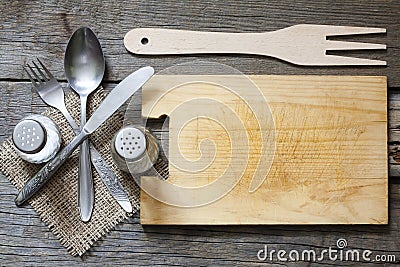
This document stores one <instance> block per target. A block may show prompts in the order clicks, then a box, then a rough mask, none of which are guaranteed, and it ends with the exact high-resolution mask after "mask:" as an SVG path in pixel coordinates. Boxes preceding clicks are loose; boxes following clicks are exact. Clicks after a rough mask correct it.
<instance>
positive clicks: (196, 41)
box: [124, 24, 386, 66]
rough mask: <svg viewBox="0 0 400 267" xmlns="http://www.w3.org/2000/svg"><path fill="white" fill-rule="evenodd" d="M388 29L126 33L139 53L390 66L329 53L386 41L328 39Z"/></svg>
mask: <svg viewBox="0 0 400 267" xmlns="http://www.w3.org/2000/svg"><path fill="white" fill-rule="evenodd" d="M385 32H386V29H384V28H366V27H347V26H328V25H312V24H299V25H294V26H291V27H287V28H284V29H280V30H277V31H272V32H262V33H224V32H198V31H185V30H170V29H157V28H137V29H133V30H131V31H129V32H128V33H127V34H126V35H125V40H124V44H125V47H126V48H127V49H128V50H129V51H130V52H132V53H135V54H146V55H171V54H220V53H224V54H256V55H264V56H270V57H275V58H279V59H281V60H285V61H288V62H291V63H293V64H297V65H305V66H331V65H333V66H342V65H386V61H381V60H371V59H364V58H354V57H345V56H337V55H328V54H327V51H329V50H364V49H386V45H384V44H372V43H360V42H346V41H334V40H327V37H328V36H340V35H355V34H370V33H385Z"/></svg>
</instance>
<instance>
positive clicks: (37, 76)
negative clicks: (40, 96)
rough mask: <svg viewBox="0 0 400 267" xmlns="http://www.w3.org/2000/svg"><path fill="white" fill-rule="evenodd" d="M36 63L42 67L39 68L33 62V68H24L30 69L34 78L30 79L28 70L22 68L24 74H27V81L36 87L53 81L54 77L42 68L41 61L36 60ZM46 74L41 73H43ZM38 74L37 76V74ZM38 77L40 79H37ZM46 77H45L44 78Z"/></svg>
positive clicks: (29, 66)
mask: <svg viewBox="0 0 400 267" xmlns="http://www.w3.org/2000/svg"><path fill="white" fill-rule="evenodd" d="M37 61H38V62H39V64H40V66H41V67H42V69H41V68H39V66H38V65H37V64H36V63H35V61H32V64H33V65H34V67H31V65H29V64H26V66H27V67H28V68H29V69H30V71H31V73H32V74H33V76H34V77H35V78H36V79H35V78H34V77H32V75H31V73H29V71H28V69H27V68H26V67H24V70H25V72H26V73H27V74H28V77H29V80H31V82H32V84H33V85H35V86H36V87H37V86H39V85H41V84H43V83H45V82H47V81H49V80H51V79H54V76H53V75H52V74H51V73H50V71H49V70H48V69H47V68H46V67H45V66H44V64H43V63H42V61H40V59H38V58H37ZM34 69H36V70H37V71H35V70H34ZM42 70H44V72H45V73H46V74H45V73H43V71H42ZM38 73H39V74H38ZM39 75H40V77H39ZM46 75H47V76H46Z"/></svg>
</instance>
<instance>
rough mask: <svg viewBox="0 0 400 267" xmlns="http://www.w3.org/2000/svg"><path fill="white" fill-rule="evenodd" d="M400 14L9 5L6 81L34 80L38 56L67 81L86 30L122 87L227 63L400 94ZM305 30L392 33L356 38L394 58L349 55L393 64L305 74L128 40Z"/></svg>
mask: <svg viewBox="0 0 400 267" xmlns="http://www.w3.org/2000/svg"><path fill="white" fill-rule="evenodd" d="M399 12H400V2H398V1H379V0H372V1H351V0H340V1H336V5H332V2H331V1H328V0H317V1H312V2H309V1H305V0H302V1H296V2H293V1H290V0H284V1H280V0H274V1H269V2H265V1H261V0H250V1H230V2H229V1H217V2H215V1H191V2H190V3H181V2H180V1H177V0H170V1H168V2H165V1H157V0H150V1H117V0H112V1H104V2H101V3H99V2H98V1H94V0H90V1H84V2H80V1H55V0H49V1H45V2H40V4H39V3H37V2H34V1H13V2H11V3H7V4H4V5H3V10H2V16H1V18H0V40H1V41H0V49H1V51H2V53H1V54H0V64H1V65H0V69H1V72H0V79H27V76H26V74H25V73H24V71H23V69H22V67H21V65H22V64H24V63H26V62H29V61H31V60H32V59H34V58H35V57H40V58H43V59H44V61H45V62H46V64H47V65H48V66H49V67H50V68H51V69H52V71H54V73H55V75H56V76H57V78H59V79H65V77H64V73H63V57H64V50H65V47H66V44H67V42H68V39H69V37H70V35H71V34H72V32H73V31H74V30H75V29H77V28H78V27H81V26H83V25H87V26H90V27H91V28H92V29H93V30H94V31H95V32H96V33H97V34H98V37H99V39H100V42H101V44H102V46H103V48H104V53H105V56H106V61H107V73H106V76H105V79H106V80H108V81H116V80H121V79H122V78H123V77H125V76H126V75H127V74H128V73H130V72H131V71H132V70H134V69H136V68H138V67H140V66H144V65H152V66H153V67H155V69H156V71H161V70H163V69H165V68H167V67H170V66H172V65H175V64H179V63H183V62H191V61H193V60H198V59H201V60H210V61H214V62H219V63H222V64H227V65H229V66H232V67H234V68H236V69H238V70H240V71H242V72H243V73H246V74H330V75H384V76H388V77H389V79H388V80H389V86H392V87H400V77H399V75H398V73H400V65H399V64H398V60H397V59H398V58H400V52H399V51H400V49H399V43H398V40H399V31H398V30H397V29H398V25H399V24H400V16H399ZM298 23H313V24H331V25H345V26H369V27H383V28H387V35H373V36H364V37H357V38H356V39H360V38H361V39H360V40H364V41H370V42H378V43H386V44H387V45H388V49H387V52H386V51H373V52H372V53H371V51H358V52H346V53H345V54H346V55H355V56H361V57H370V58H378V59H382V60H387V61H388V67H339V68H336V67H322V68H321V67H318V68H313V67H298V66H294V65H291V64H289V63H286V62H282V61H279V60H277V59H272V58H266V57H262V56H250V55H225V56H215V55H204V56H193V55H192V56H179V57H178V56H137V55H132V54H129V53H128V52H127V51H126V49H125V47H124V45H123V38H124V35H125V34H126V33H127V32H128V31H129V30H131V29H133V28H136V27H165V28H175V29H186V30H203V31H227V32H261V31H272V30H277V29H280V28H283V27H287V26H290V25H293V24H298ZM342 38H344V37H342ZM344 39H349V38H347V37H346V38H344ZM249 45H251V40H249ZM187 72H188V73H193V74H196V69H194V68H188V69H187ZM182 74H183V73H182ZM197 74H198V73H197Z"/></svg>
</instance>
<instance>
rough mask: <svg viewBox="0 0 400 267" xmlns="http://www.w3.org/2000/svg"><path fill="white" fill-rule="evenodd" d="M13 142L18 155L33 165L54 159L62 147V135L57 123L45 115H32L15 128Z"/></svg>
mask: <svg viewBox="0 0 400 267" xmlns="http://www.w3.org/2000/svg"><path fill="white" fill-rule="evenodd" d="M12 140H13V143H14V148H15V151H16V152H17V154H18V155H19V156H20V157H21V158H22V159H24V160H26V161H28V162H31V163H43V162H46V161H49V160H50V159H52V158H53V157H54V156H55V155H56V154H57V152H58V150H59V149H60V146H61V135H60V131H59V129H58V126H57V125H56V124H55V122H54V121H53V120H52V119H50V118H48V117H46V116H43V115H37V114H35V115H31V116H28V117H26V118H24V119H23V120H22V121H20V122H19V123H18V124H17V125H16V126H15V128H14V131H13V135H12Z"/></svg>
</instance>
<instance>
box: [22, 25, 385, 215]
mask: <svg viewBox="0 0 400 267" xmlns="http://www.w3.org/2000/svg"><path fill="white" fill-rule="evenodd" d="M385 32H386V29H383V28H366V27H345V26H326V25H307V24H301V25H294V26H291V27H287V28H284V29H280V30H277V31H273V32H263V33H223V32H198V31H184V30H171V29H156V28H138V29H133V30H131V31H129V32H128V33H127V34H126V36H125V38H124V45H125V47H126V49H127V50H128V51H130V52H132V53H135V54H143V55H172V54H173V55H181V54H255V55H263V56H269V57H274V58H278V59H281V60H284V61H287V62H290V63H293V64H297V65H303V66H345V65H353V66H355V65H377V66H379V65H386V62H385V61H381V60H372V59H362V58H353V57H344V56H336V55H328V54H327V51H332V50H365V49H367V50H381V49H386V45H384V44H372V43H360V42H345V41H336V40H335V41H333V40H327V37H330V36H341V35H358V34H373V33H385ZM64 68H65V74H66V77H67V80H68V82H69V85H70V86H71V88H72V89H73V90H74V91H75V92H76V93H77V94H79V96H80V100H81V119H80V127H79V126H78V125H77V123H76V122H75V120H74V119H73V118H72V116H71V114H70V113H69V112H68V110H67V108H66V106H65V103H64V92H63V89H62V87H61V85H60V84H59V83H58V82H57V80H56V79H55V78H54V76H53V75H52V74H51V73H50V71H49V70H48V69H47V68H46V67H45V65H44V64H43V63H42V62H41V61H40V60H39V59H38V60H37V62H35V61H33V62H32V66H31V65H29V64H28V65H27V67H26V68H25V71H26V73H27V75H28V77H29V79H30V80H31V82H32V84H33V86H34V88H35V89H36V92H37V93H38V95H39V96H40V97H41V98H42V100H43V101H44V102H45V103H46V104H47V105H49V106H51V107H54V108H56V109H58V110H59V111H60V112H61V113H62V114H63V116H64V117H65V118H66V120H67V121H68V123H69V125H70V126H71V127H72V129H73V131H74V132H75V134H76V137H75V138H74V139H73V140H72V141H71V143H69V144H68V145H67V146H66V147H64V148H63V149H62V150H61V151H60V152H59V153H58V154H56V155H55V156H54V157H53V158H52V159H50V160H49V161H48V162H47V163H46V164H45V165H44V166H43V168H42V169H41V170H40V171H39V172H38V173H37V174H36V175H34V176H33V177H32V178H31V179H30V180H29V181H28V182H27V183H26V184H25V185H24V187H23V188H22V189H21V191H20V192H19V194H18V196H17V198H16V200H15V202H16V204H17V205H18V206H20V205H22V204H24V203H25V202H26V201H27V200H28V199H29V198H30V197H32V196H33V195H34V194H35V193H36V192H37V191H38V190H39V189H40V188H41V187H42V186H43V185H44V184H45V183H46V181H47V180H48V179H50V178H51V176H52V175H54V174H55V173H56V171H57V170H58V169H59V168H60V166H61V165H62V164H63V163H64V162H65V161H66V159H67V158H68V157H69V156H70V155H71V154H72V152H73V151H74V150H75V149H76V148H77V147H78V146H80V157H79V182H78V206H79V210H80V217H81V219H82V221H84V222H87V221H89V220H90V217H91V214H92V211H93V205H94V190H93V178H92V170H91V164H90V163H92V164H93V166H94V169H95V171H97V172H98V174H99V176H100V178H101V180H102V181H103V182H104V183H105V185H106V186H107V188H108V190H109V191H110V193H111V195H112V196H113V197H114V199H115V200H116V201H117V202H118V203H119V204H120V206H121V207H122V208H123V209H124V210H125V211H127V212H132V206H131V203H130V201H129V198H128V194H127V193H126V191H125V190H124V188H123V187H122V185H121V183H120V182H119V181H118V178H117V176H116V175H115V174H114V173H113V171H112V170H111V168H110V166H108V165H107V164H106V162H105V160H104V159H103V158H102V157H101V155H100V153H99V152H98V151H97V150H96V148H95V147H94V146H93V144H92V143H91V142H90V140H88V137H89V136H90V134H91V133H93V132H94V131H95V130H96V129H97V128H98V127H99V126H100V125H102V123H104V122H105V121H106V120H107V119H108V118H109V117H110V116H111V115H112V114H113V113H114V112H115V111H116V110H117V109H118V108H119V107H120V106H121V105H122V104H123V103H125V101H127V99H128V98H129V97H130V96H132V95H133V94H134V93H135V92H136V91H137V90H138V89H140V88H141V87H142V86H143V85H144V84H145V83H146V82H147V81H148V80H149V79H150V78H151V77H152V75H153V74H154V70H153V68H151V67H144V68H141V69H139V70H137V71H135V72H133V73H132V74H130V75H129V76H128V77H126V78H125V79H124V80H123V81H122V82H120V83H119V84H118V85H117V86H116V87H115V88H114V89H113V90H112V91H111V93H110V94H109V95H108V96H107V97H106V98H105V99H104V100H103V102H102V103H101V104H100V106H99V108H98V109H97V110H96V111H95V112H94V113H93V114H92V116H91V117H90V118H89V119H88V121H86V104H87V97H88V96H89V95H90V93H92V92H93V91H94V90H96V88H98V86H99V85H100V83H101V81H102V79H103V76H104V71H105V61H104V55H103V52H102V48H101V45H100V42H99V41H98V39H97V37H96V35H95V34H94V33H93V32H92V31H91V30H90V29H89V28H86V27H84V28H80V29H78V30H77V31H75V33H74V34H73V35H72V37H71V39H70V41H69V43H68V45H67V49H66V53H65V59H64ZM124 132H126V133H125V135H124V136H123V138H125V136H128V135H129V136H136V135H137V137H140V138H141V141H139V140H140V138H137V139H136V140H133V139H132V140H130V141H132V142H133V143H132V142H130V143H129V144H125V142H123V138H122V134H123V133H124ZM118 134H119V135H118ZM120 135H121V136H120ZM144 139H146V140H147V143H146V142H145V140H144ZM149 140H152V141H151V142H149ZM137 141H139V142H137ZM143 142H144V143H143ZM112 144H114V147H113V146H112V147H111V150H112V155H113V159H116V161H115V162H120V164H117V165H118V166H119V167H120V168H121V169H124V170H125V171H128V170H130V169H135V168H137V166H140V164H142V165H143V166H144V165H145V166H146V167H148V166H151V165H152V164H154V162H155V160H156V159H157V157H158V154H159V150H160V147H159V146H158V144H157V140H156V139H155V137H153V136H152V134H151V132H149V131H147V130H146V129H144V130H143V129H141V130H140V129H138V128H135V127H133V128H129V129H123V130H121V131H120V132H119V133H117V135H116V136H115V137H114V139H113V141H112ZM116 144H117V145H116ZM129 149H130V151H129ZM145 151H147V152H149V151H151V152H150V156H149V157H147V158H146V159H140V160H138V158H139V157H142V156H143V153H144V152H145ZM121 158H123V160H121ZM143 158H144V157H143ZM132 159H135V160H132ZM129 160H131V161H130V163H129Z"/></svg>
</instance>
